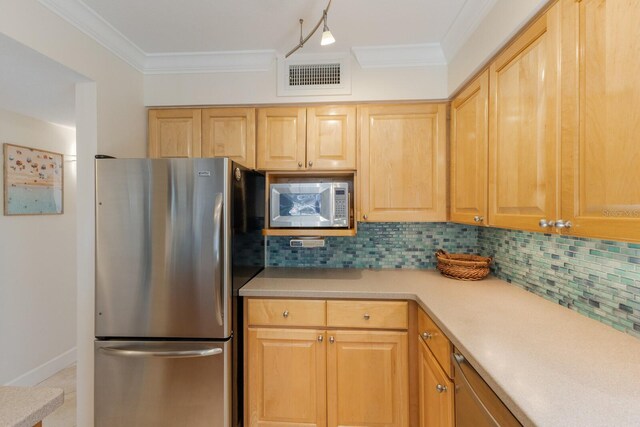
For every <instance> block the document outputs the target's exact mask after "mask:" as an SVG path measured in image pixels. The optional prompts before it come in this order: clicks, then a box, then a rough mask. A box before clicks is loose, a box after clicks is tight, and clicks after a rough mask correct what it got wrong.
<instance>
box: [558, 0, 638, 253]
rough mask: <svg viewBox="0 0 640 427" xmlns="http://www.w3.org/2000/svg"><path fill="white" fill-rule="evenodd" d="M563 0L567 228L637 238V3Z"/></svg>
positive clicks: (630, 0)
mask: <svg viewBox="0 0 640 427" xmlns="http://www.w3.org/2000/svg"><path fill="white" fill-rule="evenodd" d="M565 6H566V13H567V14H571V18H570V19H566V20H565V21H564V22H566V23H567V25H566V26H565V30H566V31H564V32H563V37H564V45H563V46H564V52H563V58H564V59H565V61H566V62H565V64H563V94H566V96H563V100H564V101H566V102H565V103H564V104H563V109H562V111H563V121H564V122H565V123H566V126H564V129H566V132H565V133H563V150H562V155H563V176H562V177H563V181H562V188H563V193H562V210H561V212H562V219H564V220H570V221H571V222H572V223H573V226H572V228H571V229H569V230H566V232H568V233H571V234H577V235H581V236H589V237H599V238H610V239H620V240H632V241H638V240H640V168H639V167H638V165H640V148H639V147H640V146H639V145H638V144H639V141H638V135H640V116H639V115H638V111H640V83H639V82H638V76H639V75H640V55H639V54H638V40H640V25H638V20H639V19H640V2H638V1H635V0H582V1H581V2H579V3H576V2H566V5H565ZM576 25H578V27H579V28H578V29H577V30H576Z"/></svg>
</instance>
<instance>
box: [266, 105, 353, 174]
mask: <svg viewBox="0 0 640 427" xmlns="http://www.w3.org/2000/svg"><path fill="white" fill-rule="evenodd" d="M257 144H258V169H261V170H354V169H355V168H356V107H354V106H323V107H310V108H303V107H300V108H298V107H293V108H289V107H273V108H260V109H258V143H257Z"/></svg>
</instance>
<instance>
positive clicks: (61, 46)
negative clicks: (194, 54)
mask: <svg viewBox="0 0 640 427" xmlns="http://www.w3.org/2000/svg"><path fill="white" fill-rule="evenodd" d="M0 10H1V12H0V32H2V33H4V34H5V35H7V36H8V37H11V38H13V39H15V40H17V41H18V42H20V43H22V44H24V45H26V46H28V47H30V48H31V49H34V50H36V51H38V52H40V53H42V54H43V55H45V56H47V57H49V58H51V59H53V60H54V61H57V62H59V63H61V64H63V65H65V66H66V67H68V68H70V69H71V70H73V71H75V72H77V73H79V74H82V75H84V76H86V77H87V78H88V80H90V81H91V83H82V84H80V85H79V86H78V87H79V88H80V90H79V91H80V94H78V93H76V96H77V97H76V100H78V98H80V99H81V100H82V102H79V103H77V104H76V108H82V109H83V110H84V111H79V112H78V115H77V118H78V119H77V120H78V121H77V122H76V126H77V129H78V135H77V138H78V147H77V150H78V164H77V168H78V171H79V172H80V171H83V172H81V173H79V181H78V192H77V203H78V206H79V207H81V209H80V210H79V212H80V214H81V216H82V217H79V218H78V223H77V228H76V232H77V236H78V242H77V247H78V248H81V250H78V255H77V266H78V270H77V276H78V278H79V280H78V286H77V288H78V293H77V307H78V312H77V313H78V318H77V331H78V395H77V399H78V404H77V406H78V409H77V421H78V425H79V426H81V427H86V426H92V425H93V327H92V325H93V316H94V301H93V287H94V282H93V258H94V252H93V233H94V230H93V225H92V224H93V222H92V221H93V199H94V194H93V185H92V182H93V175H92V170H93V160H92V157H93V155H94V154H95V153H96V152H101V153H105V154H112V155H115V156H119V157H143V156H145V154H146V113H145V109H144V101H143V79H142V74H141V73H139V72H138V71H137V70H135V69H133V68H132V67H131V66H129V65H128V64H126V63H125V62H124V61H122V60H120V59H119V58H117V57H116V56H114V55H113V54H111V53H110V52H109V51H107V50H106V49H105V48H103V47H102V46H101V45H100V44H98V43H97V42H95V41H94V40H93V39H91V38H90V37H88V36H86V35H85V34H84V33H82V32H80V31H79V30H77V29H76V28H75V27H73V26H72V25H70V24H69V23H68V22H66V21H65V20H63V19H62V18H60V17H59V16H57V15H55V14H54V13H53V12H51V11H50V10H48V9H47V8H45V7H44V6H42V5H41V4H40V3H39V2H38V1H37V0H2V1H1V5H0ZM81 181H82V182H81ZM75 273H76V272H74V274H75ZM2 277H4V272H0V278H2ZM43 327H45V326H43ZM3 350H4V348H3Z"/></svg>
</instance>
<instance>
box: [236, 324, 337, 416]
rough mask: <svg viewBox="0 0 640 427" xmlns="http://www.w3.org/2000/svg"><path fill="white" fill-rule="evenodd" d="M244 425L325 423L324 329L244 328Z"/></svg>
mask: <svg viewBox="0 0 640 427" xmlns="http://www.w3.org/2000/svg"><path fill="white" fill-rule="evenodd" d="M248 333H249V336H248V367H247V372H246V374H247V378H248V379H249V381H248V390H245V393H248V400H247V402H248V406H249V408H248V416H249V419H248V420H245V421H246V422H248V425H249V426H252V427H254V426H300V425H305V426H310V427H311V426H326V344H325V342H324V338H325V332H324V331H322V330H307V329H266V328H265V329H261V328H249V329H248Z"/></svg>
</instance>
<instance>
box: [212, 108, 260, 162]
mask: <svg viewBox="0 0 640 427" xmlns="http://www.w3.org/2000/svg"><path fill="white" fill-rule="evenodd" d="M202 157H229V158H230V159H231V160H233V161H235V162H238V163H240V164H241V165H243V166H244V167H247V168H250V169H253V168H255V166H256V110H255V109H253V108H208V109H206V110H202Z"/></svg>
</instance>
